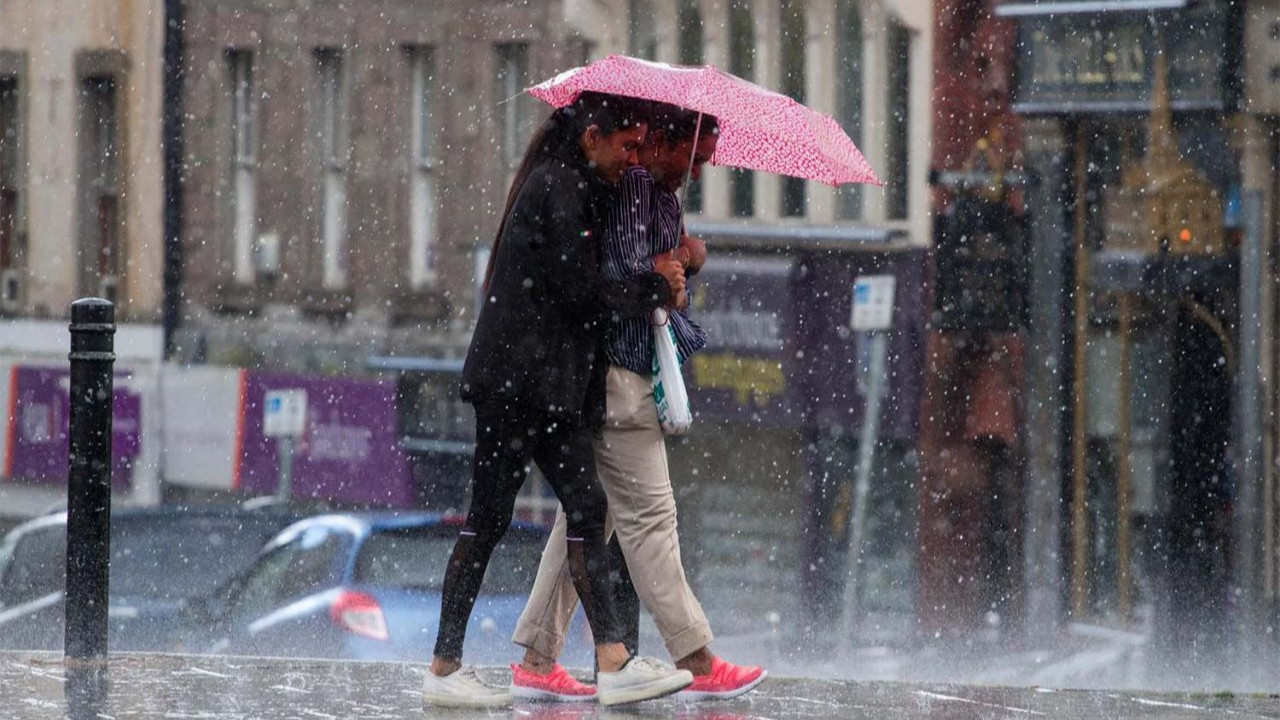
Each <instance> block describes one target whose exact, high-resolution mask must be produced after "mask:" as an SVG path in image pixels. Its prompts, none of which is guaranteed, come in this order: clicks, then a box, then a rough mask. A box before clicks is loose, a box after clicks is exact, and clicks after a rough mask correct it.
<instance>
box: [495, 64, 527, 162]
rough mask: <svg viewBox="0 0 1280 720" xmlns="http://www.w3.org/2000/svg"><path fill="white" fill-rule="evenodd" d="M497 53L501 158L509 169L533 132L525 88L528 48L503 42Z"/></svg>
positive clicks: (496, 79) (520, 157) (519, 157)
mask: <svg viewBox="0 0 1280 720" xmlns="http://www.w3.org/2000/svg"><path fill="white" fill-rule="evenodd" d="M495 51H496V54H497V58H496V59H497V77H496V78H495V81H496V82H495V87H496V88H497V91H498V97H497V98H496V104H497V106H498V114H499V121H500V122H501V124H502V128H501V135H500V137H501V138H502V157H503V160H504V161H505V162H506V164H507V167H508V168H514V167H516V166H517V165H519V164H520V160H521V159H522V158H523V157H524V146H525V143H526V142H528V139H529V136H530V135H531V134H532V132H533V128H532V127H530V122H531V120H532V117H533V113H532V111H531V108H530V107H529V97H528V96H527V95H526V94H525V93H524V89H525V88H526V87H528V86H529V46H528V45H527V44H526V43H504V44H501V45H498V46H497V48H495Z"/></svg>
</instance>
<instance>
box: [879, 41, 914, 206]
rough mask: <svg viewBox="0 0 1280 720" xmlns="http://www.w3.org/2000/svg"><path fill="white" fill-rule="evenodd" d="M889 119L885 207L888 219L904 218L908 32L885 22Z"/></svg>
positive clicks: (908, 118)
mask: <svg viewBox="0 0 1280 720" xmlns="http://www.w3.org/2000/svg"><path fill="white" fill-rule="evenodd" d="M887 41H888V46H889V98H888V99H889V108H888V110H889V120H888V123H887V135H886V138H885V143H886V147H885V150H886V151H887V152H886V156H887V158H888V162H887V165H888V177H889V178H891V180H890V182H889V183H888V184H887V185H886V187H885V196H886V197H885V202H886V210H887V214H888V217H889V219H890V220H905V219H907V210H908V208H907V204H908V203H907V185H908V183H907V179H908V178H909V177H910V173H909V170H910V168H909V167H908V164H909V150H910V145H909V137H910V131H911V31H910V30H908V29H907V28H906V27H905V26H903V25H902V23H900V22H898V21H897V20H890V21H889V32H888V36H887Z"/></svg>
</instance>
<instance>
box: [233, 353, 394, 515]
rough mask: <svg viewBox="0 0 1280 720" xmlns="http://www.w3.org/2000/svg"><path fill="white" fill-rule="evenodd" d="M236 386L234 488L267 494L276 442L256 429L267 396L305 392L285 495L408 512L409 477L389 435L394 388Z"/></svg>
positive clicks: (359, 383)
mask: <svg viewBox="0 0 1280 720" xmlns="http://www.w3.org/2000/svg"><path fill="white" fill-rule="evenodd" d="M246 375H247V376H246V379H245V383H244V385H243V387H242V390H241V392H242V396H241V403H242V407H243V410H242V412H241V413H240V423H241V426H240V429H239V431H238V433H237V436H238V437H239V438H240V440H239V443H238V444H239V446H240V448H239V452H237V454H236V457H237V459H236V467H235V480H234V485H235V487H237V488H241V489H243V490H246V491H248V492H251V493H259V494H264V495H269V494H273V493H275V492H276V490H277V484H278V482H279V459H278V447H279V446H278V442H277V440H276V438H272V437H267V436H266V434H265V433H264V428H263V404H264V402H265V400H266V394H267V391H269V390H294V389H296V390H304V391H306V394H307V417H306V428H305V430H304V432H303V434H302V437H301V438H299V439H298V440H297V444H296V449H295V452H294V459H293V477H292V485H291V490H290V492H291V494H292V495H293V496H294V497H299V498H322V499H326V500H331V501H334V502H338V503H342V504H349V505H369V506H378V507H411V506H412V505H413V504H414V499H415V498H414V488H413V478H412V473H411V470H410V466H409V459H408V457H407V456H406V455H405V453H404V451H402V450H401V449H400V445H399V438H398V437H397V435H396V429H395V428H396V405H395V384H394V383H393V382H387V381H379V380H365V379H359V378H341V377H312V376H303V375H277V374H267V373H257V372H249V373H247V374H246Z"/></svg>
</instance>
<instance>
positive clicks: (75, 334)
mask: <svg viewBox="0 0 1280 720" xmlns="http://www.w3.org/2000/svg"><path fill="white" fill-rule="evenodd" d="M115 332H116V325H115V306H114V305H112V304H111V303H110V302H108V301H106V300H102V299H100V298H85V299H83V300H77V301H75V302H73V303H71V354H70V356H69V357H70V359H71V458H70V459H71V462H70V470H71V472H70V475H69V477H68V482H67V590H66V640H65V643H64V645H63V647H64V650H65V653H66V657H67V658H68V659H77V660H98V659H105V658H106V655H107V563H108V560H109V559H110V552H111V537H110V533H111V400H112V390H113V388H112V385H113V383H112V365H113V364H114V363H115V359H116V356H115V353H114V352H113V348H114V337H113V336H114V335H115Z"/></svg>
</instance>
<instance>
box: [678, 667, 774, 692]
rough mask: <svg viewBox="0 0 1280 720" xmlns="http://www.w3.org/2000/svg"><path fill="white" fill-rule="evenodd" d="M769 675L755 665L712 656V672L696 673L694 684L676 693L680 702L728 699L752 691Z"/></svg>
mask: <svg viewBox="0 0 1280 720" xmlns="http://www.w3.org/2000/svg"><path fill="white" fill-rule="evenodd" d="M768 675H769V673H768V672H766V671H765V669H764V668H762V667H757V666H755V665H750V666H747V665H734V664H733V663H731V662H728V661H727V660H721V659H720V658H718V657H714V658H711V674H709V675H694V676H693V684H692V685H690V686H689V687H687V688H685V689H684V690H681V691H680V692H678V693H676V696H675V699H676V700H678V701H680V702H701V701H703V700H728V699H729V698H736V697H738V696H739V695H743V694H745V693H748V692H750V691H751V690H753V689H754V688H755V686H757V685H759V684H760V683H762V682H764V679H765V677H767V676H768Z"/></svg>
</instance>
